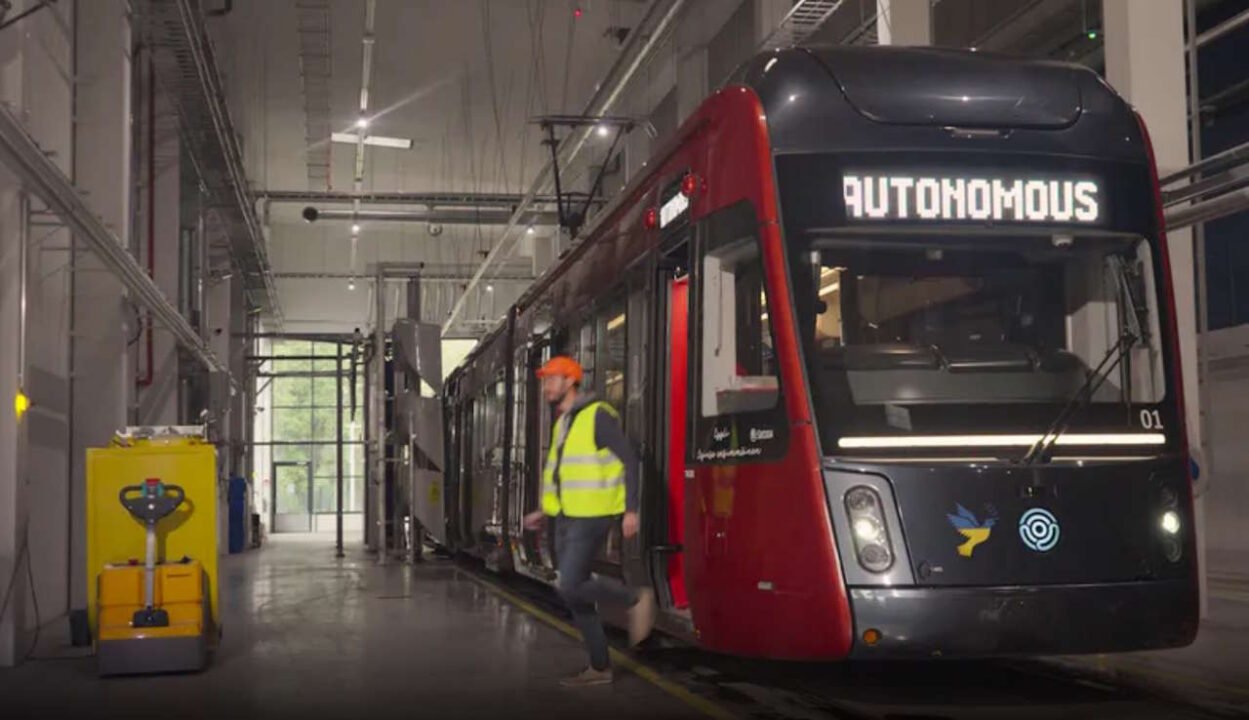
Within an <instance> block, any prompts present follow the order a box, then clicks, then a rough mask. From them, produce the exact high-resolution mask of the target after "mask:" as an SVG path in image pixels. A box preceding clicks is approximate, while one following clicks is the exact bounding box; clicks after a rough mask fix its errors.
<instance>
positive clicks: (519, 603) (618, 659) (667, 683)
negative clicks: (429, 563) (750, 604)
mask: <svg viewBox="0 0 1249 720" xmlns="http://www.w3.org/2000/svg"><path fill="white" fill-rule="evenodd" d="M456 572H459V573H462V574H463V575H464V576H466V577H468V578H469V579H470V580H473V581H474V582H476V583H477V584H479V585H481V586H482V587H484V588H486V590H487V591H489V592H491V593H494V594H495V595H498V596H499V597H501V598H503V599H504V600H506V601H508V602H510V603H511V604H513V605H515V606H516V607H518V608H520V609H521V610H524V611H525V612H527V613H529V614H530V615H533V616H534V617H536V618H538V619H539V620H541V621H542V622H544V623H546V624H547V625H550V626H551V627H553V628H555V629H556V630H559V631H560V632H562V633H564V634H565V635H567V636H569V637H572V638H575V639H577V640H580V639H581V633H579V632H577V629H576V628H574V627H573V626H571V625H569V624H568V623H566V622H564V621H563V620H560V619H559V618H557V617H555V616H554V615H552V614H550V613H548V612H546V611H544V610H541V609H539V608H538V607H536V606H534V605H533V604H531V603H529V602H527V601H526V600H524V599H522V598H521V597H519V596H518V595H515V594H513V593H511V592H509V591H507V590H504V589H503V588H501V587H499V586H498V585H496V584H495V583H493V582H491V581H490V580H487V579H485V578H482V577H479V576H477V575H476V574H474V573H471V572H466V571H464V570H460V569H459V568H457V569H456ZM610 652H611V659H612V662H613V663H614V664H616V665H618V666H620V667H623V668H625V669H626V670H628V671H629V672H631V673H633V674H634V675H637V676H638V677H640V678H642V679H643V680H645V681H647V682H649V683H650V684H651V685H654V686H655V687H657V688H659V689H660V690H663V691H664V692H666V693H668V694H669V695H671V696H672V697H674V698H676V699H677V700H680V701H681V702H683V703H685V704H686V705H688V706H690V707H692V708H694V709H695V710H697V711H698V712H700V713H702V714H703V715H706V716H707V717H711V718H718V720H735V719H736V717H737V716H736V715H734V714H733V713H731V712H729V711H728V710H726V709H724V708H723V707H720V706H719V705H717V704H716V703H714V702H712V701H711V700H708V699H707V698H704V697H702V696H701V695H698V694H696V693H693V692H690V691H689V690H686V689H685V688H683V687H681V686H680V685H678V684H677V683H674V682H672V681H671V680H668V679H666V678H664V677H663V676H662V675H660V674H659V672H657V671H656V670H654V669H652V668H650V667H649V666H647V665H644V664H642V663H640V662H638V661H637V660H634V659H633V658H632V657H630V656H629V655H628V654H626V653H623V652H621V651H619V650H617V649H615V648H611V649H610Z"/></svg>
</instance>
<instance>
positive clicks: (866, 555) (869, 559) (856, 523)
mask: <svg viewBox="0 0 1249 720" xmlns="http://www.w3.org/2000/svg"><path fill="white" fill-rule="evenodd" d="M845 504H846V515H847V517H848V518H849V520H850V528H851V530H852V534H853V536H854V549H855V554H856V555H857V556H858V558H859V564H860V565H862V566H863V569H865V570H867V571H868V572H874V573H881V572H884V571H886V570H888V569H889V568H890V567H891V566H892V565H893V543H892V541H891V540H890V539H889V528H888V527H887V526H886V525H885V515H884V509H883V507H882V505H881V502H880V495H878V494H877V493H876V491H875V490H873V489H872V488H870V487H865V486H862V485H860V486H858V487H854V488H851V489H850V491H849V492H847V493H846V497H845Z"/></svg>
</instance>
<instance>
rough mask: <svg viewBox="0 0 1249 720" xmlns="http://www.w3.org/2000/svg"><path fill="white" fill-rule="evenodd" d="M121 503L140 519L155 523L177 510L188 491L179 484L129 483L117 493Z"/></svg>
mask: <svg viewBox="0 0 1249 720" xmlns="http://www.w3.org/2000/svg"><path fill="white" fill-rule="evenodd" d="M117 497H118V499H119V500H121V504H122V506H123V507H125V508H126V510H127V511H129V512H130V514H131V515H133V516H135V517H136V518H138V519H139V520H142V521H143V522H145V523H155V522H157V521H159V520H160V519H161V518H163V517H165V516H166V515H168V514H170V513H172V512H173V511H174V510H177V509H178V507H179V506H181V505H182V503H183V501H184V500H186V492H185V491H184V490H183V489H182V487H181V486H179V485H161V484H159V483H157V484H155V487H152V484H151V483H149V484H148V485H127V486H126V487H124V488H122V489H121V491H120V492H119V493H118V494H117Z"/></svg>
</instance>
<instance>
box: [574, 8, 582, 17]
mask: <svg viewBox="0 0 1249 720" xmlns="http://www.w3.org/2000/svg"><path fill="white" fill-rule="evenodd" d="M572 16H573V17H575V18H579V17H581V8H580V7H576V8H573V10H572Z"/></svg>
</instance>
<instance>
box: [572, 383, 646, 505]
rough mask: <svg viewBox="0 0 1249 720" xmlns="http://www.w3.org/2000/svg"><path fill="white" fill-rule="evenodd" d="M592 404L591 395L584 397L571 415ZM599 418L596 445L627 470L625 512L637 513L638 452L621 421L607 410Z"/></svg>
mask: <svg viewBox="0 0 1249 720" xmlns="http://www.w3.org/2000/svg"><path fill="white" fill-rule="evenodd" d="M592 402H596V398H594V397H593V396H591V395H582V396H581V397H578V398H577V400H576V402H574V403H573V406H572V410H571V411H570V414H575V413H576V412H577V411H579V410H581V409H582V408H584V407H585V406H587V405H589V404H590V403H592ZM597 412H598V416H597V417H596V418H595V419H594V444H595V445H597V446H598V447H600V448H607V449H608V450H611V451H612V454H613V455H615V456H616V457H617V458H619V459H620V462H621V463H623V464H624V468H625V511H626V512H637V510H638V504H639V500H640V498H639V495H640V491H639V487H638V486H639V484H640V482H639V480H640V477H639V476H640V467H639V462H638V456H637V452H635V451H634V450H633V443H631V442H629V438H628V437H626V436H625V432H624V428H623V427H621V425H620V420H619V419H617V418H616V416H615V415H612V414H611V413H610V412H608V411H607V410H604V409H602V408H599V409H598V411H597ZM555 482H556V483H559V467H558V466H556V468H555Z"/></svg>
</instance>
